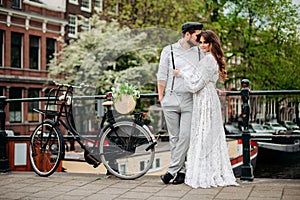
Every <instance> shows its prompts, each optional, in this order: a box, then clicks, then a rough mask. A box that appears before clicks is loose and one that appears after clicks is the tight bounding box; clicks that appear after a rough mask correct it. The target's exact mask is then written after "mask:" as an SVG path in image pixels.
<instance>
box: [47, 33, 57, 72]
mask: <svg viewBox="0 0 300 200" xmlns="http://www.w3.org/2000/svg"><path fill="white" fill-rule="evenodd" d="M55 42H56V41H55V39H52V38H47V39H46V45H47V47H46V48H47V50H46V62H47V65H46V69H47V70H48V64H49V63H50V60H51V59H52V58H53V56H54V53H55Z"/></svg>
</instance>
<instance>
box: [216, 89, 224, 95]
mask: <svg viewBox="0 0 300 200" xmlns="http://www.w3.org/2000/svg"><path fill="white" fill-rule="evenodd" d="M216 90H217V94H218V96H225V95H226V93H225V92H224V91H222V90H220V89H216Z"/></svg>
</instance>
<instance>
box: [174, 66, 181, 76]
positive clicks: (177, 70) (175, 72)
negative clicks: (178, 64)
mask: <svg viewBox="0 0 300 200" xmlns="http://www.w3.org/2000/svg"><path fill="white" fill-rule="evenodd" d="M179 73H180V69H179V68H176V69H174V70H173V76H178V75H179Z"/></svg>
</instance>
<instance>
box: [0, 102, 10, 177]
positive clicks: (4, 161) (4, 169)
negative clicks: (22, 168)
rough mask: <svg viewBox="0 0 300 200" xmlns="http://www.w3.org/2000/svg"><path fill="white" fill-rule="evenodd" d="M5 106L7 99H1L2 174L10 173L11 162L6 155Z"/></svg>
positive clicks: (0, 168)
mask: <svg viewBox="0 0 300 200" xmlns="http://www.w3.org/2000/svg"><path fill="white" fill-rule="evenodd" d="M5 106H6V97H5V96H1V97H0V172H8V171H10V169H9V162H8V158H7V154H6V143H7V141H6V140H7V139H6V132H5V117H6V115H5Z"/></svg>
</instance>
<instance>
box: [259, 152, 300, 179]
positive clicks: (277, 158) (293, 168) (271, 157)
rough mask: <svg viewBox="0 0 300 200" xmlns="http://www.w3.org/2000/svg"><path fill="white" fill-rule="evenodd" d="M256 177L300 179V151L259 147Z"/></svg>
mask: <svg viewBox="0 0 300 200" xmlns="http://www.w3.org/2000/svg"><path fill="white" fill-rule="evenodd" d="M253 173H254V177H255V178H275V179H276V178H277V179H300V152H293V153H287V152H280V151H272V150H268V149H263V148H259V149H258V156H257V161H256V166H255V168H254V172H253Z"/></svg>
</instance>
